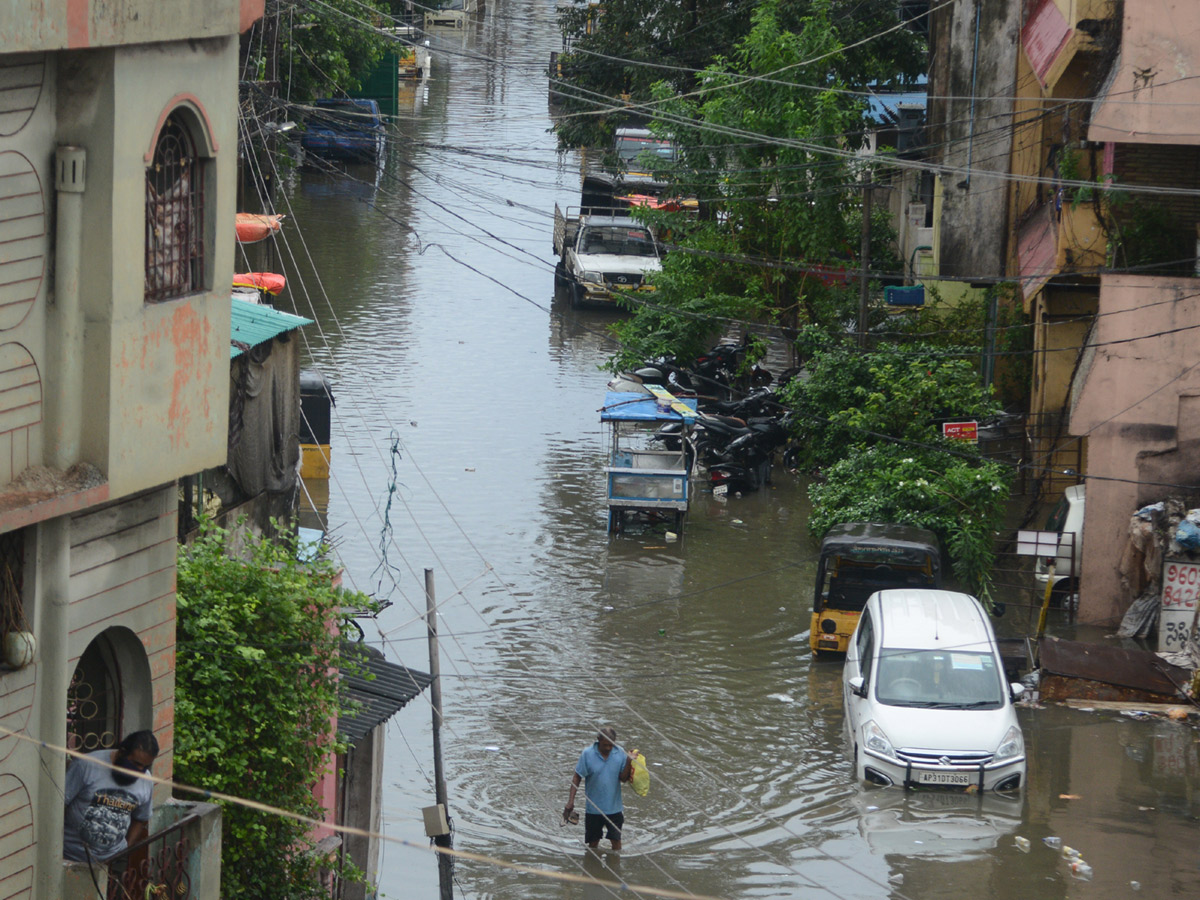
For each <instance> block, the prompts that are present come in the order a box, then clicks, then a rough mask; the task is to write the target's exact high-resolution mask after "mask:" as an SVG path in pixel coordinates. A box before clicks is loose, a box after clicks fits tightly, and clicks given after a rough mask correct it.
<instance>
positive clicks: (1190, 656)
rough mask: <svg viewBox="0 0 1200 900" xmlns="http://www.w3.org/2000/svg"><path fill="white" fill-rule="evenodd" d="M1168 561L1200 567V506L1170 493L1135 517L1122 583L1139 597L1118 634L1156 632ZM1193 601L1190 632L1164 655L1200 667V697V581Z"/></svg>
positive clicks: (1194, 683)
mask: <svg viewBox="0 0 1200 900" xmlns="http://www.w3.org/2000/svg"><path fill="white" fill-rule="evenodd" d="M1164 562H1182V563H1195V564H1197V565H1200V509H1191V510H1189V509H1187V507H1186V506H1185V504H1184V502H1183V501H1182V500H1180V499H1179V498H1176V497H1168V498H1166V499H1164V500H1160V501H1159V502H1158V503H1152V504H1150V505H1149V506H1144V507H1142V508H1141V509H1139V510H1138V511H1137V512H1136V513H1134V514H1133V516H1132V517H1131V518H1130V520H1129V541H1128V543H1127V544H1126V546H1125V552H1124V554H1123V555H1122V557H1121V566H1120V571H1121V581H1122V583H1123V584H1124V586H1125V589H1126V591H1127V592H1128V595H1129V596H1130V597H1132V598H1133V602H1132V603H1131V604H1130V606H1129V609H1128V611H1127V612H1126V613H1125V617H1124V619H1123V620H1122V621H1121V627H1120V628H1119V629H1118V630H1117V636H1118V637H1136V638H1145V637H1149V636H1150V635H1151V634H1153V633H1154V632H1155V631H1156V629H1157V627H1158V625H1159V617H1160V612H1161V610H1162V608H1163V564H1164ZM1190 587H1191V590H1192V593H1191V594H1190V595H1189V596H1190V600H1187V601H1184V602H1183V603H1182V604H1180V605H1184V606H1186V608H1188V609H1190V610H1192V611H1193V614H1192V620H1191V628H1190V633H1189V634H1188V636H1187V638H1186V640H1185V641H1184V642H1183V643H1182V646H1181V648H1180V649H1179V650H1178V651H1177V652H1173V653H1170V654H1160V655H1163V656H1164V657H1166V658H1168V661H1169V662H1171V663H1173V664H1175V665H1179V666H1183V667H1185V668H1188V669H1192V670H1196V671H1195V672H1194V673H1193V678H1192V690H1191V694H1192V696H1193V697H1195V696H1197V695H1198V691H1197V688H1198V687H1200V685H1197V681H1198V680H1200V677H1197V676H1200V639H1198V635H1197V630H1198V629H1197V627H1196V626H1197V613H1200V602H1197V599H1196V596H1195V595H1196V594H1200V585H1191V586H1190Z"/></svg>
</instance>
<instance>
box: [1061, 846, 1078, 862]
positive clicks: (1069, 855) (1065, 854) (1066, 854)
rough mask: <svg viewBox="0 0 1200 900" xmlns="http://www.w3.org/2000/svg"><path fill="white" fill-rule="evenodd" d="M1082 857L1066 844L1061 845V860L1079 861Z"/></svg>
mask: <svg viewBox="0 0 1200 900" xmlns="http://www.w3.org/2000/svg"><path fill="white" fill-rule="evenodd" d="M1082 855H1083V854H1082V853H1080V852H1079V851H1078V850H1076V849H1075V848H1074V847H1068V846H1067V845H1066V844H1063V848H1062V858H1063V859H1068V860H1070V859H1079V858H1080V857H1081V856H1082Z"/></svg>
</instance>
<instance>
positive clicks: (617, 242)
mask: <svg viewBox="0 0 1200 900" xmlns="http://www.w3.org/2000/svg"><path fill="white" fill-rule="evenodd" d="M579 252H580V253H604V254H611V255H613V256H656V255H657V254H656V253H655V251H654V240H653V239H652V238H651V237H650V232H649V231H647V230H646V229H645V228H637V227H631V226H629V225H592V226H589V227H587V228H584V229H583V233H582V234H580V235H579Z"/></svg>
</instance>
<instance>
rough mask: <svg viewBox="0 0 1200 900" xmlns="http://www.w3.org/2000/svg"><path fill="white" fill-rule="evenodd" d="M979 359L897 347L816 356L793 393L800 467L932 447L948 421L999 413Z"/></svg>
mask: <svg viewBox="0 0 1200 900" xmlns="http://www.w3.org/2000/svg"><path fill="white" fill-rule="evenodd" d="M974 353H975V351H973V350H971V349H969V348H959V349H958V350H955V349H954V348H947V347H912V346H895V345H887V346H883V347H880V348H879V349H877V350H874V351H872V352H868V353H864V352H862V351H860V350H856V349H854V348H849V347H831V346H828V345H827V346H826V347H825V348H824V349H819V350H817V351H816V353H815V354H814V356H813V357H812V360H811V361H810V363H809V364H808V372H809V377H808V378H807V379H805V380H803V381H800V380H797V381H793V382H792V384H791V385H790V386H789V388H788V393H787V399H788V402H789V404H790V405H791V406H792V407H793V408H794V409H795V410H796V413H797V415H796V416H795V420H796V421H797V422H798V423H799V428H800V429H801V436H802V438H803V440H804V449H803V451H802V455H801V456H800V462H801V467H802V468H807V469H810V470H818V469H824V468H826V467H827V466H830V465H832V464H833V463H835V462H837V461H838V460H840V459H842V458H843V457H844V456H846V455H847V452H848V450H850V449H851V448H866V447H868V446H870V445H872V444H874V443H876V442H878V441H880V440H885V439H887V438H898V439H901V440H905V441H913V442H917V443H925V442H928V441H930V440H932V439H935V438H937V437H938V435H939V433H940V432H939V428H940V426H939V422H940V421H941V420H945V419H950V418H954V419H959V418H965V419H972V418H983V417H986V416H988V415H991V414H992V413H994V412H996V411H997V410H996V404H995V401H994V400H993V399H992V396H991V392H990V391H988V390H987V389H986V388H984V387H983V386H982V385H981V384H980V383H979V375H978V372H977V370H976V367H975V364H974ZM955 446H961V445H955Z"/></svg>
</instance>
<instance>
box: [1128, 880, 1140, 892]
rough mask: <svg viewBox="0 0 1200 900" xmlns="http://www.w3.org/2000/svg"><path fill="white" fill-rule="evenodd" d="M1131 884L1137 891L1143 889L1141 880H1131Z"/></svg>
mask: <svg viewBox="0 0 1200 900" xmlns="http://www.w3.org/2000/svg"><path fill="white" fill-rule="evenodd" d="M1129 886H1130V887H1131V888H1133V889H1134V890H1135V891H1140V890H1141V889H1142V883H1141V882H1140V881H1131V882H1129Z"/></svg>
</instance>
